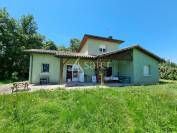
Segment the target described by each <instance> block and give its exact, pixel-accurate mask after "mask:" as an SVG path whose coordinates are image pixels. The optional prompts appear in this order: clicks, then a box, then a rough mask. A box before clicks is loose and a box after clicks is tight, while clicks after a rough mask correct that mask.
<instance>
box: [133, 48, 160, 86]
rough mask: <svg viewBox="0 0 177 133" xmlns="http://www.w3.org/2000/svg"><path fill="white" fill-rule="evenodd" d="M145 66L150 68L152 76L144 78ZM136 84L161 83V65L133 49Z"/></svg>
mask: <svg viewBox="0 0 177 133" xmlns="http://www.w3.org/2000/svg"><path fill="white" fill-rule="evenodd" d="M144 65H149V66H150V76H144V71H143V69H144ZM133 77H134V79H133V82H134V84H153V83H157V82H158V81H159V63H158V61H156V60H155V59H153V58H152V57H150V56H148V55H146V54H144V53H143V52H141V51H139V50H137V49H133Z"/></svg>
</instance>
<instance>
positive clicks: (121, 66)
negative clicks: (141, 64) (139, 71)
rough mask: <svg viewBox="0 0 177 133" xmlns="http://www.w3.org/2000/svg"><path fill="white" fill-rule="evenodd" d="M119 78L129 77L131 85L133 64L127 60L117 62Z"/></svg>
mask: <svg viewBox="0 0 177 133" xmlns="http://www.w3.org/2000/svg"><path fill="white" fill-rule="evenodd" d="M118 73H119V76H126V77H130V83H133V78H134V77H133V62H132V61H128V60H119V61H118Z"/></svg>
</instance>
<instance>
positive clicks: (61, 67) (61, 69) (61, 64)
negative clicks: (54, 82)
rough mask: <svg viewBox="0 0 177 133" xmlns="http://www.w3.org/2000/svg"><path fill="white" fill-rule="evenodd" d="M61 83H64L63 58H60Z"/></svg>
mask: <svg viewBox="0 0 177 133" xmlns="http://www.w3.org/2000/svg"><path fill="white" fill-rule="evenodd" d="M60 84H63V58H60Z"/></svg>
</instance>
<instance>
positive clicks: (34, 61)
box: [29, 54, 60, 84]
mask: <svg viewBox="0 0 177 133" xmlns="http://www.w3.org/2000/svg"><path fill="white" fill-rule="evenodd" d="M42 64H49V81H50V82H51V83H59V71H60V59H59V58H56V57H54V56H52V55H45V54H32V55H31V57H30V72H29V73H30V75H29V81H30V82H31V83H34V84H36V83H39V82H40V73H41V71H42Z"/></svg>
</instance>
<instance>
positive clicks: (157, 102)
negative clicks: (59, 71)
mask: <svg viewBox="0 0 177 133" xmlns="http://www.w3.org/2000/svg"><path fill="white" fill-rule="evenodd" d="M0 132H3V133H4V132H15V133H18V132H25V133H28V132H35V133H36V132H52V133H55V132H93V133H95V132H120V133H121V132H127V133H130V132H137V133H139V132H177V84H176V83H170V84H160V85H151V86H135V87H117V88H110V89H92V90H72V91H66V90H55V91H38V92H34V93H18V94H14V95H3V96H0Z"/></svg>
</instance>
